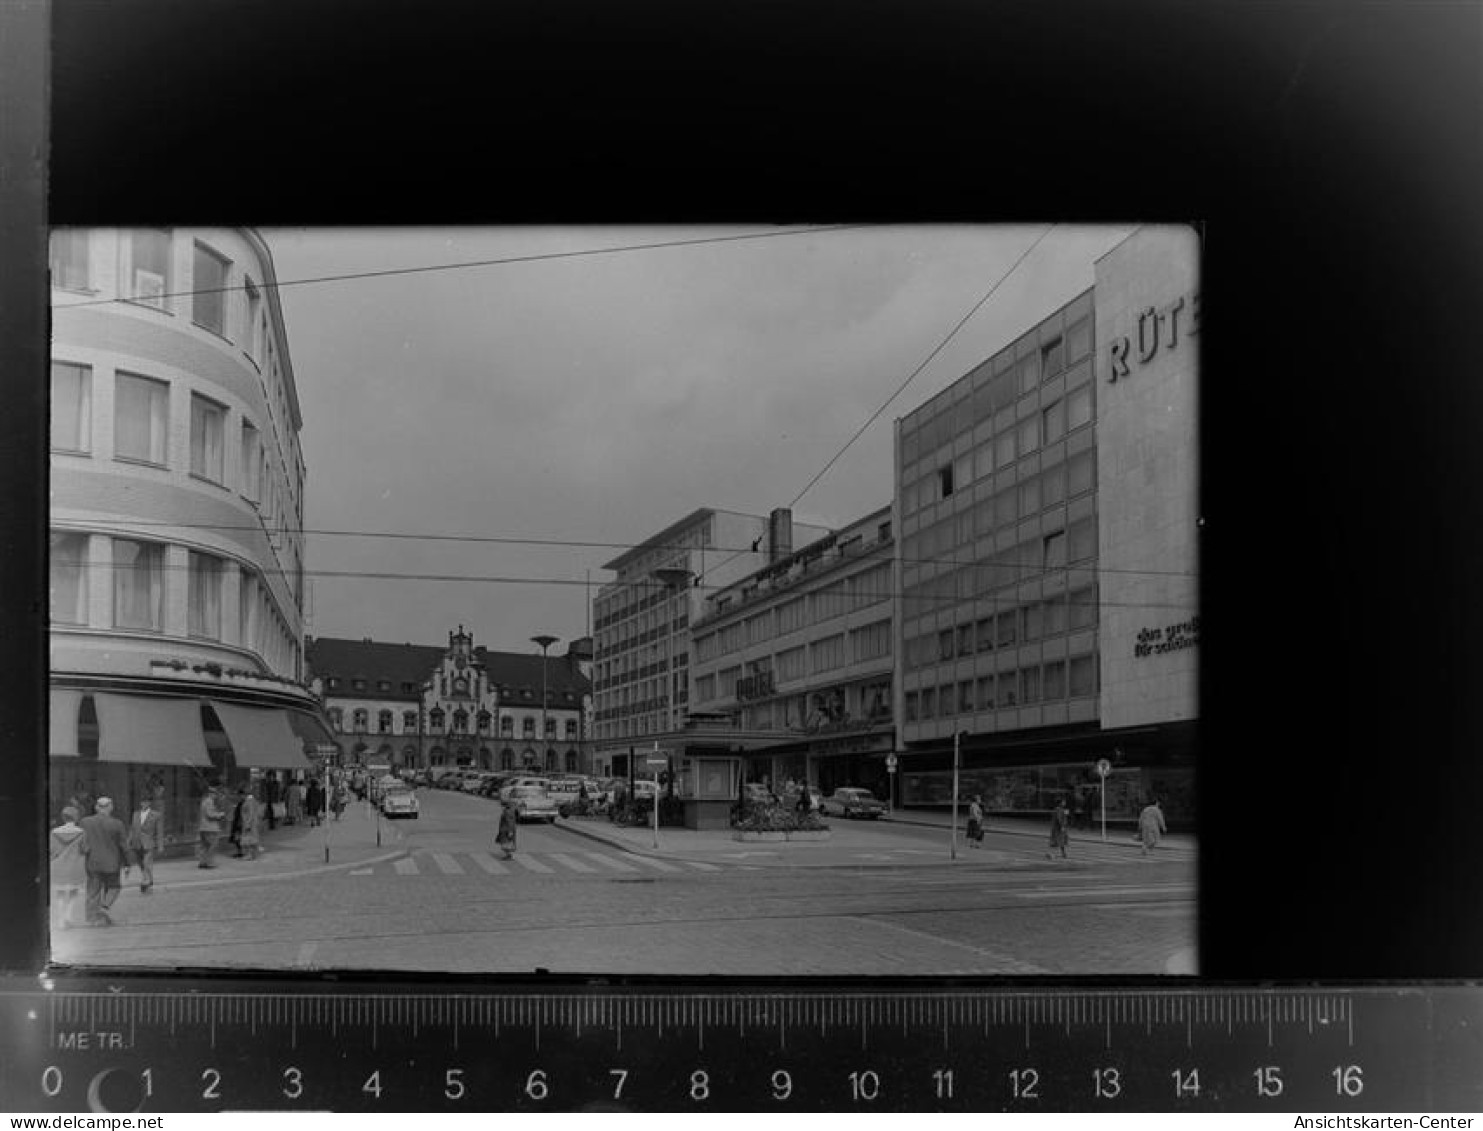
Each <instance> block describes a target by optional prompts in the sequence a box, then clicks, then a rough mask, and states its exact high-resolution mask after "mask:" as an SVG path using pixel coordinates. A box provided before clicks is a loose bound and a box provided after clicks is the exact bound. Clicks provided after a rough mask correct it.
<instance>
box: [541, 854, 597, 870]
mask: <svg viewBox="0 0 1483 1131" xmlns="http://www.w3.org/2000/svg"><path fill="white" fill-rule="evenodd" d="M551 859H552V860H559V861H561V862H562V863H563V864H565V865H566V866H567V867H568V868H570V869H571V870H572V871H573V872H596V871H597V869H596V868H594V867H592V866H591V865H590V864H584V863H582V861H580V860H577V859H575V858H574V857H571V856H568V855H567V854H566V853H564V852H553V853H551Z"/></svg>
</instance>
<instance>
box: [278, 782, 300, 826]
mask: <svg viewBox="0 0 1483 1131" xmlns="http://www.w3.org/2000/svg"><path fill="white" fill-rule="evenodd" d="M283 796H284V801H283V804H284V807H285V808H286V809H287V813H286V814H285V816H284V818H283V822H284V824H287V825H297V824H298V823H299V822H300V821H302V820H303V819H304V787H303V786H301V785H300V784H299V783H298V780H297V779H295V780H294V781H291V782H289V783H288V788H287V789H286V790H284V793H283Z"/></svg>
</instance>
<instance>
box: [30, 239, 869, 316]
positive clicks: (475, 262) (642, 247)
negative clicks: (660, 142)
mask: <svg viewBox="0 0 1483 1131" xmlns="http://www.w3.org/2000/svg"><path fill="white" fill-rule="evenodd" d="M878 227H880V225H879V224H823V225H819V226H817V227H812V228H789V229H787V230H785V231H774V232H744V233H740V234H738V235H732V236H697V237H696V238H695V239H687V240H661V241H659V242H658V243H642V244H625V245H622V246H619V247H591V248H581V249H579V250H577V251H551V252H541V253H537V254H532V255H509V256H504V257H502V258H499V259H472V260H469V261H467V262H464V263H426V264H423V265H422V266H420V267H388V268H386V269H384V270H381V271H354V272H348V273H346V274H343V275H320V276H317V277H315V278H310V279H279V280H278V281H277V282H275V283H264V284H262V285H263V286H264V287H266V288H267V289H269V290H278V291H281V290H283V289H284V288H285V287H303V286H312V285H315V284H318V283H344V282H351V281H354V280H357V279H382V278H389V277H391V276H394V275H422V274H429V273H431V272H434V271H464V270H469V269H471V268H476V267H503V266H508V265H511V264H517V263H541V262H547V261H551V260H557V259H578V258H582V257H584V256H593V255H619V254H626V253H630V252H636V251H661V250H664V249H667V248H676V247H696V246H699V245H701V244H716V243H737V242H740V241H743V240H766V239H778V238H780V237H783V236H806V235H814V234H818V233H830V232H849V231H856V230H859V229H861V228H878ZM245 289H246V287H245V286H243V287H208V288H206V289H203V290H198V291H169V292H167V293H166V294H163V295H160V296H158V297H160V298H189V297H191V296H193V295H214V294H235V293H236V292H238V291H243V290H245ZM130 301H132V300H130V299H127V298H123V297H117V298H95V299H88V300H86V301H84V302H65V303H58V304H56V305H55V307H54V309H56V310H73V309H76V308H79V307H84V306H107V305H111V304H113V303H119V302H130Z"/></svg>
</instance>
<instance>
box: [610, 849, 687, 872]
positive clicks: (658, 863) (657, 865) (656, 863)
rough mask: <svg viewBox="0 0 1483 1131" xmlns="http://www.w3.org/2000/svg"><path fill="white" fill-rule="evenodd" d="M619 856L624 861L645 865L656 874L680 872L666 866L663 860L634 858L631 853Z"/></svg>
mask: <svg viewBox="0 0 1483 1131" xmlns="http://www.w3.org/2000/svg"><path fill="white" fill-rule="evenodd" d="M619 855H620V856H622V857H623V859H625V860H637V861H638V862H639V863H640V864H647V865H648V866H649V867H651V868H653V869H654V870H655V871H658V872H678V871H680V870H681V869H679V868H678V867H676V866H675V865H673V864H666V863H665V862H664V861H663V860H655V859H654V857H652V856H635V855H634V854H633V853H632V852H621V853H619Z"/></svg>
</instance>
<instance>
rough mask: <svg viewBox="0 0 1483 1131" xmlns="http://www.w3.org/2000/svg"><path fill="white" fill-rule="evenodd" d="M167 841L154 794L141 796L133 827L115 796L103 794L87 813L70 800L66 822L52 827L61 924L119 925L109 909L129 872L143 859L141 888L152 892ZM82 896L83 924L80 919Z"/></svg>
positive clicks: (54, 890) (56, 904)
mask: <svg viewBox="0 0 1483 1131" xmlns="http://www.w3.org/2000/svg"><path fill="white" fill-rule="evenodd" d="M72 800H73V801H74V802H75V801H77V800H78V798H76V797H75V796H74V797H73V799H72ZM89 800H91V798H89ZM164 846H165V834H164V827H163V818H162V817H161V814H160V811H159V808H158V805H157V803H156V801H155V799H154V798H152V797H145V798H144V799H142V800H141V801H140V803H139V808H138V810H137V811H136V812H135V813H134V815H133V819H132V821H131V823H130V825H129V827H128V828H125V827H124V823H123V822H122V821H121V820H119V819H118V817H116V816H115V815H114V812H113V799H112V798H111V797H99V798H98V799H97V800H96V801H94V802H93V812H91V813H89V814H88V815H87V816H83V815H82V813H81V811H80V809H79V807H78V805H76V804H69V805H64V806H63V807H62V823H61V824H60V825H58V826H57V827H56V828H54V829H52V831H51V845H50V857H51V888H52V911H53V914H54V916H55V922H56V925H57V926H58V927H59V928H62V929H66V928H68V927H74V926H79V925H86V926H89V927H111V926H113V917H112V915H110V914H109V912H110V910H111V908H112V907H113V905H114V903H115V901H116V900H117V899H118V895H119V892H120V891H121V890H123V877H124V876H125V875H127V874H128V871H129V869H130V868H131V867H133V866H134V865H135V864H137V865H138V867H139V891H140V894H142V895H149V894H150V892H151V891H152V890H153V889H154V858H155V854H156V853H158V852H159V851H161V850H162V849H163V848H164ZM79 900H81V901H82V904H83V919H82V924H79V923H78V919H77V911H78V901H79Z"/></svg>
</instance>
